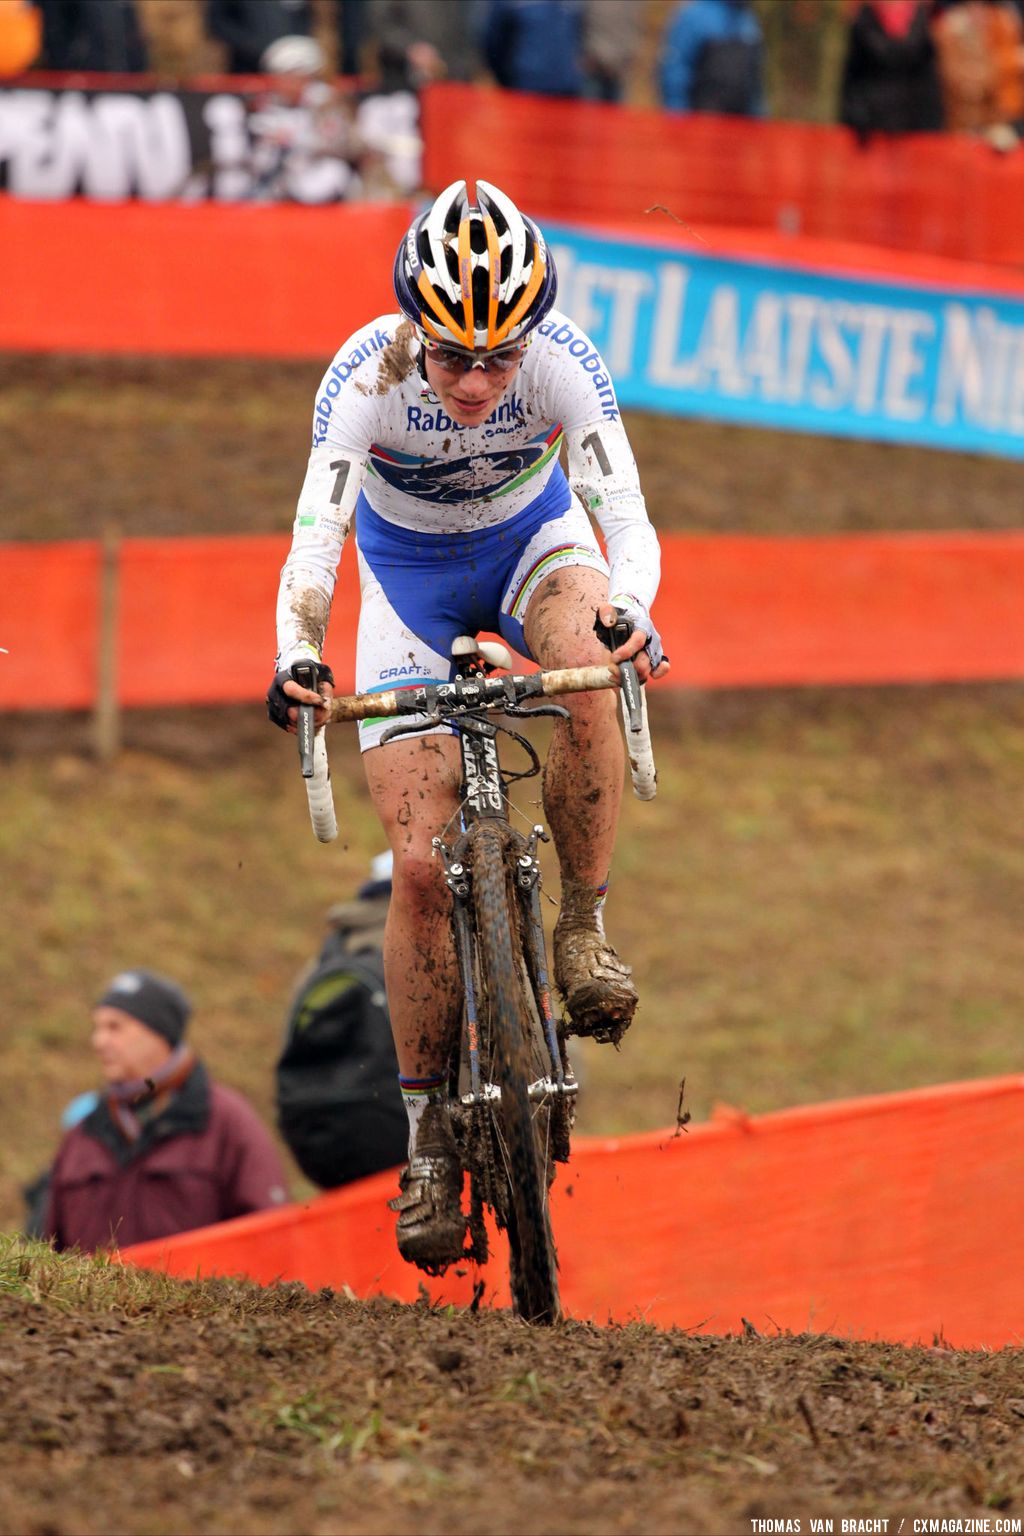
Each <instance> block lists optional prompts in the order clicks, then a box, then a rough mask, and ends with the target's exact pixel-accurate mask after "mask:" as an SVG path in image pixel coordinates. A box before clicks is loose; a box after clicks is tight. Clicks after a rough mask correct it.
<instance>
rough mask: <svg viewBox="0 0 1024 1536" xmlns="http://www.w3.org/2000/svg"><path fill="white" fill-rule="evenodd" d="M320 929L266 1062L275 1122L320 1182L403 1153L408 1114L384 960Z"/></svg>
mask: <svg viewBox="0 0 1024 1536" xmlns="http://www.w3.org/2000/svg"><path fill="white" fill-rule="evenodd" d="M347 943H348V938H347V935H346V934H344V933H336V932H335V933H331V934H329V935H328V937H327V939H326V941H325V943H324V946H323V949H322V950H321V951H320V958H319V960H318V961H317V964H316V966H315V967H314V969H313V970H312V971H311V972H310V973H309V975H308V976H307V977H306V978H305V979H304V980H303V982H302V983H301V984H300V986H299V988H298V991H297V992H296V994H295V997H294V998H293V999H292V1004H291V1009H290V1012H289V1016H288V1023H287V1026H286V1029H285V1038H284V1044H283V1047H282V1050H281V1055H280V1057H279V1058H278V1061H277V1065H276V1067H275V1069H274V1070H275V1081H276V1102H277V1123H278V1126H279V1128H280V1131H281V1134H282V1136H283V1137H284V1139H285V1141H286V1142H287V1144H288V1146H289V1147H290V1149H291V1152H292V1155H293V1156H294V1158H295V1161H296V1162H297V1163H298V1165H299V1167H300V1168H301V1169H302V1172H303V1173H304V1174H305V1175H306V1177H307V1178H308V1179H311V1180H312V1181H313V1183H314V1184H318V1185H319V1186H320V1187H321V1189H335V1188H337V1186H338V1185H339V1184H348V1183H350V1182H351V1181H352V1180H353V1179H361V1178H365V1177H366V1175H367V1174H370V1173H378V1172H380V1171H381V1170H382V1169H384V1168H394V1167H396V1166H397V1165H398V1164H399V1163H404V1162H405V1160H406V1157H407V1155H408V1141H409V1122H408V1117H407V1115H406V1112H405V1105H404V1104H403V1103H402V1095H401V1092H400V1090H399V1086H398V1061H397V1058H396V1056H395V1047H394V1044H393V1042H392V1039H391V1023H390V1019H389V1017H388V1007H387V997H386V994H385V991H384V962H383V957H382V956H381V954H380V952H379V951H378V950H372V949H368V950H360V951H359V952H358V953H357V954H351V953H349V951H348V948H347Z"/></svg>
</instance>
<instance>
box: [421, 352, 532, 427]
mask: <svg viewBox="0 0 1024 1536" xmlns="http://www.w3.org/2000/svg"><path fill="white" fill-rule="evenodd" d="M424 355H425V367H426V374H427V383H428V384H429V385H430V387H431V389H432V390H433V391H434V394H435V395H436V396H437V398H438V399H439V400H440V402H441V405H442V406H443V408H444V410H445V411H447V413H448V415H449V416H450V417H451V418H452V420H453V421H457V422H458V424H459V426H460V427H475V426H478V425H479V424H480V423H481V422H482V421H486V420H487V418H488V416H490V414H491V412H492V411H494V410H496V409H497V407H498V404H499V402H500V401H501V399H502V397H503V395H505V394H506V393H507V391H508V390H509V389H510V388H511V387H512V385H513V384H514V383H515V380H516V378H517V376H518V373H519V364H520V361H521V357H516V358H510V359H509V362H510V364H511V366H509V367H507V368H496V367H493V366H492V367H489V368H466V369H464V367H463V363H462V360H461V359H456V358H454V357H451V358H450V361H451V362H452V363H453V364H454V366H449V367H445V366H444V361H443V360H444V359H445V357H446V354H445V353H443V352H442V353H441V354H440V358H438V357H435V356H434V355H433V354H431V353H430V352H427V353H425V354H424Z"/></svg>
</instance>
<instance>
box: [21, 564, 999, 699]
mask: <svg viewBox="0 0 1024 1536" xmlns="http://www.w3.org/2000/svg"><path fill="white" fill-rule="evenodd" d="M287 550H288V538H287V536H286V535H282V534H264V535H254V536H250V537H245V536H237V535H225V536H222V537H210V538H181V539H126V540H124V541H123V543H122V545H121V547H120V558H119V583H118V585H119V596H118V603H117V631H116V633H117V657H116V677H117V697H118V700H119V702H120V703H121V704H123V705H129V706H137V705H177V704H211V703H219V702H223V701H224V700H225V699H228V698H235V699H237V700H239V701H242V700H247V699H252V700H258V699H261V698H262V697H263V694H264V691H265V689H266V686H267V681H268V679H269V676H270V669H271V665H272V661H273V654H274V606H275V598H276V592H277V582H278V574H279V571H280V568H281V565H282V563H283V561H284V557H285V555H286V553H287ZM662 550H663V570H662V584H661V591H660V593H659V597H658V604H657V619H658V624H659V627H660V629H661V632H662V637H663V639H664V642H665V649H666V650H667V652H668V653H669V655H670V656H671V657H672V672H671V673H670V675H669V678H668V680H667V682H666V684H659V688H660V687H664V686H674V687H699V688H722V687H773V686H780V685H799V684H804V683H815V684H857V683H891V682H935V681H956V680H966V679H983V678H1011V677H1021V676H1024V533H970V534H967V533H963V534H924V533H921V534H864V535H842V536H834V537H833V536H827V537H821V538H807V537H800V538H796V537H793V538H786V537H760V538H758V537H748V536H739V535H737V536H735V537H727V536H723V537H707V538H705V537H701V536H696V535H687V534H670V535H667V536H665V537H664V538H663V540H662ZM98 579H99V552H98V546H96V545H93V544H89V543H67V544H59V543H58V544H6V545H0V590H3V591H4V593H5V597H4V599H3V603H2V605H0V646H3V647H6V649H7V651H8V653H9V654H7V655H2V654H0V709H8V710H11V709H26V708H34V707H38V706H37V705H36V704H35V703H34V702H33V700H32V699H31V698H30V697H28V695H29V693H30V692H31V690H32V689H33V687H34V686H35V684H36V682H37V680H38V678H39V676H41V675H45V676H46V679H47V694H48V703H47V707H50V705H51V704H53V703H54V702H56V701H59V702H60V705H61V706H62V707H64V708H68V709H80V708H83V707H88V706H89V705H90V704H92V703H93V702H94V701H95V694H96V657H97V642H96V632H97V627H98V624H99V617H100V616H99V600H98V596H97V587H98ZM358 610H359V590H358V577H357V572H356V566H355V560H354V558H353V556H352V554H351V552H346V553H345V555H344V556H343V558H342V561H341V569H340V572H339V577H338V586H337V589H336V594H335V600H334V607H333V613H332V618H331V627H330V630H329V633H328V641H327V647H326V654H327V656H328V657H329V658H330V659H331V660H332V663H333V665H334V667H335V673H336V676H337V679H338V685H339V687H340V688H341V689H343V690H345V691H351V689H352V688H353V687H354V673H353V664H354V657H355V630H356V623H357V618H358ZM40 667H42V668H43V669H44V670H43V671H42V672H41V671H40V670H39V669H40Z"/></svg>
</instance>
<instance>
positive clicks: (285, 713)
mask: <svg viewBox="0 0 1024 1536" xmlns="http://www.w3.org/2000/svg"><path fill="white" fill-rule="evenodd" d="M300 667H306V668H312V671H313V677H314V680H315V682H316V689H315V690H314V689H312V688H305V687H303V685H302V684H301V683H298V682H296V680H295V675H294V674H295V672H296V670H297V669H298V668H300ZM333 692H334V673H333V672H332V671H331V669H330V667H329V666H327V665H326V664H325V663H324V662H322V661H297V662H294V663H293V664H292V665H291V666H290V667H286V668H285V670H284V671H283V672H278V673H277V674H276V675H275V677H274V681H273V682H272V683H271V685H270V687H269V688H268V689H267V715H268V717H269V718H270V719H271V720H272V721H273V722H274V724H275V725H279V726H280V727H281V729H282V730H283V731H291V732H292V734H293V735H294V733H295V731H296V729H297V726H296V723H295V722H296V720H297V718H298V713H299V705H300V704H315V705H316V712H315V714H314V717H313V718H314V720H315V722H316V724H317V725H323V723H324V721H325V720H326V718H327V715H326V713H325V711H324V707H323V706H324V700H325V699H329V698H330V697H331V695H332V694H333Z"/></svg>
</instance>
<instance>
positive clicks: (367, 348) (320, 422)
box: [313, 326, 391, 448]
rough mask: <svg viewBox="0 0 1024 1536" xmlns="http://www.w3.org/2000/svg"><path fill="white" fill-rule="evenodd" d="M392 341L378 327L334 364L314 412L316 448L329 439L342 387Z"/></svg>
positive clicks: (314, 443)
mask: <svg viewBox="0 0 1024 1536" xmlns="http://www.w3.org/2000/svg"><path fill="white" fill-rule="evenodd" d="M390 341H391V337H390V335H389V334H388V332H387V331H384V330H381V328H380V327H379V326H378V327H377V329H376V330H375V331H374V333H373V335H372V336H368V337H366V339H365V340H364V341H362V342H360V344H359V345H358V346H357V347H354V348H353V350H352V351H351V352H350V353H349V355H348V357H347V358H344V359H343V360H342V361H340V362H337V363H333V364H332V365H331V368H330V371H329V373H328V375H327V378H326V379H325V381H324V386H323V393H322V394H321V395H320V397H319V398H318V400H317V402H316V406H315V407H314V410H313V417H314V419H313V447H314V448H316V447H318V446H319V444H320V443H322V442H323V441H324V440H325V438H326V437H327V426H328V423H329V422H330V419H331V413H332V412H333V410H334V402H335V400H336V399H337V398H338V395H339V394H340V393H341V386H342V385H343V384H344V383H345V381H346V379H350V378H351V377H352V375H353V374H354V373H355V371H356V369H357V368H359V367H360V366H361V365H362V364H363V363H365V362H367V361H368V360H369V359H370V358H371V357H374V356H376V355H377V354H378V353H380V352H382V351H383V350H384V348H385V347H386V346H387V345H388V344H389V342H390Z"/></svg>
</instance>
